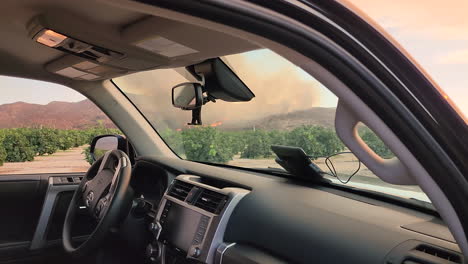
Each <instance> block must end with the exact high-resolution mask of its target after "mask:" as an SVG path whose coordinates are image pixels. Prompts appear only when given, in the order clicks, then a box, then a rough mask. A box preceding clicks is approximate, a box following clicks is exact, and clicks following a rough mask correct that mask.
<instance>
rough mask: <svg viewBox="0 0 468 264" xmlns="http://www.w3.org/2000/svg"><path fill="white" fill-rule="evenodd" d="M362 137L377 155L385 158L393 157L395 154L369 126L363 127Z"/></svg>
mask: <svg viewBox="0 0 468 264" xmlns="http://www.w3.org/2000/svg"><path fill="white" fill-rule="evenodd" d="M359 135H360V137H361V139H362V140H363V141H364V142H365V143H366V144H367V146H369V148H371V149H372V150H373V151H374V152H375V153H376V154H377V155H379V156H380V157H382V158H384V159H389V158H393V157H394V156H395V154H393V152H392V151H391V150H390V149H389V148H388V147H387V145H385V143H383V141H382V140H381V139H380V138H379V137H378V136H377V135H376V134H375V133H374V131H372V130H370V129H369V128H368V127H363V128H361V129H360V131H359Z"/></svg>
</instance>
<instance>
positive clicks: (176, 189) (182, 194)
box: [168, 180, 193, 201]
mask: <svg viewBox="0 0 468 264" xmlns="http://www.w3.org/2000/svg"><path fill="white" fill-rule="evenodd" d="M192 187H193V185H192V184H190V183H186V182H183V181H177V180H176V181H175V182H174V184H173V185H172V187H171V190H170V191H169V193H168V195H169V196H172V197H174V198H177V199H179V200H181V201H184V200H185V198H186V197H187V195H188V194H189V192H190V190H192Z"/></svg>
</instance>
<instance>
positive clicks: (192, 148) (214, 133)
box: [182, 127, 234, 163]
mask: <svg viewBox="0 0 468 264" xmlns="http://www.w3.org/2000/svg"><path fill="white" fill-rule="evenodd" d="M182 140H183V147H184V150H185V155H186V156H187V159H189V160H196V161H206V162H221V163H225V162H227V161H229V160H231V159H232V157H233V156H234V152H233V149H232V148H231V146H230V144H229V143H228V141H227V140H225V136H224V135H223V134H222V133H221V132H220V131H219V130H217V129H216V128H214V127H193V128H190V129H186V130H183V131H182Z"/></svg>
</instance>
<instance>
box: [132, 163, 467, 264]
mask: <svg viewBox="0 0 468 264" xmlns="http://www.w3.org/2000/svg"><path fill="white" fill-rule="evenodd" d="M141 160H145V162H151V163H152V164H154V165H156V166H159V167H161V168H163V169H164V171H165V173H167V176H168V178H169V180H170V184H169V186H168V188H167V189H166V191H165V192H164V194H163V195H162V198H161V199H160V202H159V206H158V207H157V208H156V210H155V211H154V217H153V220H152V221H151V223H150V224H149V229H150V231H151V232H150V233H151V237H152V238H151V241H150V243H149V245H148V247H147V253H148V254H147V255H149V256H150V262H151V263H171V262H161V260H162V259H167V258H171V257H172V258H175V259H177V260H176V261H177V262H176V263H209V264H211V263H216V264H219V263H223V264H237V263H344V262H346V263H360V264H362V263H386V264H387V263H388V264H390V263H394V264H397V263H405V264H415V263H434V264H436V263H459V264H462V263H466V262H465V258H464V257H463V255H462V254H461V251H460V249H459V248H458V246H457V244H456V242H455V240H454V238H453V236H452V235H451V233H450V231H449V230H448V228H447V227H446V225H445V224H444V223H443V221H442V220H441V219H440V218H439V217H438V216H437V215H436V214H431V213H428V212H425V211H421V210H416V209H415V208H411V207H408V206H404V205H402V204H397V203H393V202H391V201H387V200H382V199H378V198H376V197H372V196H365V195H362V194H360V193H356V192H352V191H348V190H343V189H340V188H335V187H333V186H331V185H330V186H327V185H313V184H308V183H305V182H297V181H293V180H289V179H285V178H280V177H275V176H272V175H268V174H262V173H257V172H250V171H245V170H240V169H234V168H223V167H214V166H209V165H206V164H201V163H194V162H188V161H184V160H178V159H167V158H149V157H148V158H144V157H143V158H140V161H141ZM165 254H167V255H165ZM344 260H346V261H344Z"/></svg>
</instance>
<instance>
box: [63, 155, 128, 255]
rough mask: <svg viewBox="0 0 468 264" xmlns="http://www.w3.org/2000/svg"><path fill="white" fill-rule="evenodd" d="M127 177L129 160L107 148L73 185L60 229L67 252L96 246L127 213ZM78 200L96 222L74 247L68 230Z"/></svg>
mask: <svg viewBox="0 0 468 264" xmlns="http://www.w3.org/2000/svg"><path fill="white" fill-rule="evenodd" d="M130 177H131V166H130V160H129V158H128V156H127V154H125V153H124V152H122V151H120V150H109V151H107V152H106V153H105V155H104V156H103V157H102V158H101V159H99V160H97V161H96V162H94V164H93V165H92V166H91V167H90V168H89V170H88V171H87V172H86V174H85V176H84V177H83V180H82V181H81V183H80V185H79V186H78V188H77V189H76V191H75V194H74V195H73V198H72V200H71V202H70V205H69V207H68V210H67V215H66V217H65V223H64V225H63V232H62V241H63V247H64V249H65V251H66V252H68V253H70V254H73V255H79V256H82V255H84V254H87V253H88V252H90V251H92V250H93V249H96V248H98V246H99V245H100V244H101V243H102V242H103V240H104V239H105V237H106V235H107V234H108V232H109V231H110V229H111V228H112V227H115V226H117V224H118V223H119V222H120V221H121V220H122V219H123V218H124V217H125V216H126V215H127V213H128V212H129V210H130V208H131V205H132V198H133V190H132V188H131V187H130V186H129V184H130ZM80 201H82V202H83V203H84V204H85V205H86V209H87V212H88V213H89V214H90V215H91V216H92V217H93V218H94V219H95V220H96V222H97V225H96V228H95V229H94V231H93V232H92V233H91V235H89V237H88V238H87V240H86V241H84V242H83V243H82V244H81V245H79V246H78V247H75V246H74V245H73V243H72V235H71V230H72V225H73V220H74V219H75V215H76V212H77V210H78V207H79V204H80Z"/></svg>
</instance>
